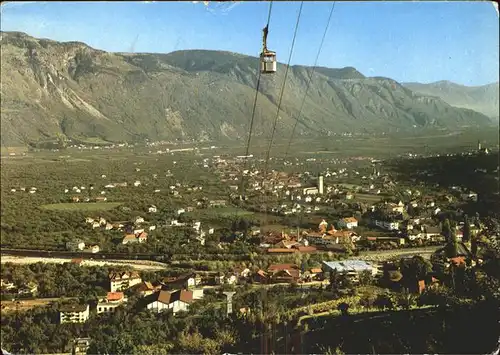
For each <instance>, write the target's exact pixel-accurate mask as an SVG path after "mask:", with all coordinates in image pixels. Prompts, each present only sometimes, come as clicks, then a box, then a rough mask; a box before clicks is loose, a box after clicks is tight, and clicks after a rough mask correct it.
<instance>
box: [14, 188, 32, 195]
mask: <svg viewBox="0 0 500 355" xmlns="http://www.w3.org/2000/svg"><path fill="white" fill-rule="evenodd" d="M19 190H20V191H23V192H29V193H30V194H34V193H35V192H37V190H38V189H37V188H36V187H31V188H30V189H26V187H21V188H19ZM10 192H17V189H16V188H12V189H10Z"/></svg>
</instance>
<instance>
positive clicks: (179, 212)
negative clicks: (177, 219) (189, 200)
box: [177, 208, 186, 216]
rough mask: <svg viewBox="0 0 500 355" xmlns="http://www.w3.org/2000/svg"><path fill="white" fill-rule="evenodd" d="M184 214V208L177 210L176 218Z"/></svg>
mask: <svg viewBox="0 0 500 355" xmlns="http://www.w3.org/2000/svg"><path fill="white" fill-rule="evenodd" d="M185 212H186V210H185V209H184V208H179V209H178V210H177V215H178V216H180V215H181V214H183V213H185Z"/></svg>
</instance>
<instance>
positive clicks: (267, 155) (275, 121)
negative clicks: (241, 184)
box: [262, 1, 304, 220]
mask: <svg viewBox="0 0 500 355" xmlns="http://www.w3.org/2000/svg"><path fill="white" fill-rule="evenodd" d="M303 6H304V1H301V2H300V8H299V13H298V15H297V22H296V23H295V30H294V33H293V39H292V46H291V47H290V54H289V56H288V63H287V66H286V69H285V77H284V78H283V84H282V86H281V93H280V99H279V101H278V109H277V111H276V117H275V119H274V123H273V129H272V131H271V139H270V141H269V147H268V149H267V152H266V161H265V165H264V175H263V181H262V183H264V180H265V179H266V177H267V173H268V170H269V155H270V153H271V148H272V146H273V139H274V134H275V132H276V126H277V124H278V118H279V114H280V109H281V102H282V100H283V93H284V92H285V84H286V79H287V77H288V69H289V68H290V62H291V60H292V55H293V49H294V47H295V39H296V38H297V30H298V28H299V23H300V15H301V14H302V7H303ZM262 185H263V184H262ZM262 188H263V189H264V186H262ZM264 191H265V189H264ZM265 214H266V220H267V204H266V206H265Z"/></svg>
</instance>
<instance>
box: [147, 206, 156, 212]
mask: <svg viewBox="0 0 500 355" xmlns="http://www.w3.org/2000/svg"><path fill="white" fill-rule="evenodd" d="M148 212H149V213H156V212H157V209H156V206H155V205H151V206H149V208H148Z"/></svg>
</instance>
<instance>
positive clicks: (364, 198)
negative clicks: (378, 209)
mask: <svg viewBox="0 0 500 355" xmlns="http://www.w3.org/2000/svg"><path fill="white" fill-rule="evenodd" d="M382 198H383V196H380V195H371V194H356V195H355V200H356V201H359V202H363V203H376V202H379V201H380V200H382Z"/></svg>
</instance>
